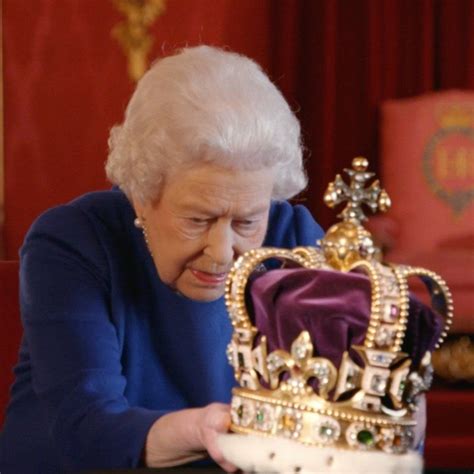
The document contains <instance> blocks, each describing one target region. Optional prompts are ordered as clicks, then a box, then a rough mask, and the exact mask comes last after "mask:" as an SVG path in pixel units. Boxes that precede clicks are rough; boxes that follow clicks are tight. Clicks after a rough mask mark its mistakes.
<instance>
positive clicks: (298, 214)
mask: <svg viewBox="0 0 474 474" xmlns="http://www.w3.org/2000/svg"><path fill="white" fill-rule="evenodd" d="M323 235H324V233H323V230H322V228H321V226H320V225H319V224H318V223H317V222H316V221H315V220H314V219H313V216H312V215H311V213H310V212H309V211H308V209H307V208H306V207H304V206H302V205H296V206H292V205H291V204H289V203H288V202H286V201H274V202H272V205H271V208H270V216H269V223H268V230H267V235H266V237H265V241H264V243H263V245H264V246H266V247H283V248H293V247H297V246H316V245H317V243H316V241H317V240H318V239H320V238H322V237H323Z"/></svg>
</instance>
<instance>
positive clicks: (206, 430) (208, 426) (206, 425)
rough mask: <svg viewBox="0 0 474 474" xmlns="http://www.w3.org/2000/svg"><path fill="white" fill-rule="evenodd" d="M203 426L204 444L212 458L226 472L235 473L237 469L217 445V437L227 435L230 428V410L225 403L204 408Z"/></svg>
mask: <svg viewBox="0 0 474 474" xmlns="http://www.w3.org/2000/svg"><path fill="white" fill-rule="evenodd" d="M203 417H204V419H203V425H202V432H201V436H202V443H203V445H204V446H205V447H206V449H207V452H208V453H209V455H210V456H211V458H212V459H213V460H214V461H215V462H216V463H217V464H219V466H221V467H222V469H224V470H225V471H226V472H234V471H236V470H237V467H236V466H234V465H233V464H232V463H230V462H228V461H227V460H226V459H225V458H224V456H223V455H222V452H221V450H220V449H219V447H218V445H217V435H218V434H219V433H227V431H228V430H229V427H230V410H229V406H228V405H224V404H223V403H212V404H211V405H208V406H207V407H205V408H204V413H203Z"/></svg>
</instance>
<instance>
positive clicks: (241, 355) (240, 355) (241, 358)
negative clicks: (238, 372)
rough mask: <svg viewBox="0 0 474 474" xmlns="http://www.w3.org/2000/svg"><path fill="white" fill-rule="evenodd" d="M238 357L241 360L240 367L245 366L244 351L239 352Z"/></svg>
mask: <svg viewBox="0 0 474 474" xmlns="http://www.w3.org/2000/svg"><path fill="white" fill-rule="evenodd" d="M237 359H238V361H239V367H241V368H242V367H245V361H244V355H243V354H242V352H238V353H237Z"/></svg>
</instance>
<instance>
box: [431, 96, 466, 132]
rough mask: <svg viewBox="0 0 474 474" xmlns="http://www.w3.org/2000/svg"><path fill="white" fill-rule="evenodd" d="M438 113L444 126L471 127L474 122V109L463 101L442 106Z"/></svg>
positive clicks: (439, 119)
mask: <svg viewBox="0 0 474 474" xmlns="http://www.w3.org/2000/svg"><path fill="white" fill-rule="evenodd" d="M437 115H438V122H439V123H440V125H441V126H442V127H443V128H452V127H456V128H471V127H472V126H473V124H474V110H473V109H472V107H469V106H468V105H466V104H464V103H462V102H459V103H452V104H445V105H444V106H441V107H440V108H439V111H438V114H437Z"/></svg>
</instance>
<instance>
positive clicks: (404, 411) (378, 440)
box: [225, 157, 453, 454]
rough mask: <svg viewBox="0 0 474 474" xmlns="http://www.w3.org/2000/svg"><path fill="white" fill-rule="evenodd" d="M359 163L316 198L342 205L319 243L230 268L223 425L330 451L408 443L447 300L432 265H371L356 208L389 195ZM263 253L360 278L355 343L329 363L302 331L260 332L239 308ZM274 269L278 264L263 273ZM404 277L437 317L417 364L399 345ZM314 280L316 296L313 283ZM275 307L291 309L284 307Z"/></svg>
mask: <svg viewBox="0 0 474 474" xmlns="http://www.w3.org/2000/svg"><path fill="white" fill-rule="evenodd" d="M367 168H368V161H367V160H366V159H365V158H361V157H358V158H355V159H354V160H353V161H352V169H346V170H345V172H346V173H347V174H348V175H349V178H350V182H349V184H347V183H346V182H344V180H343V179H342V178H341V176H340V175H337V176H336V178H335V180H334V181H333V182H331V183H330V184H329V186H328V188H327V190H326V193H325V196H324V200H325V202H326V204H327V205H329V206H330V207H335V206H337V205H339V204H341V203H344V202H345V203H346V206H345V208H344V210H343V211H342V213H341V214H340V215H339V217H340V218H341V221H340V222H338V223H337V224H335V225H334V226H332V227H331V228H330V229H329V230H328V232H327V233H326V235H325V236H324V238H323V239H321V240H320V241H319V242H318V244H319V247H297V248H294V249H292V250H287V249H279V248H259V249H254V250H250V251H249V252H247V253H246V254H244V255H242V256H241V257H240V258H239V259H238V260H237V261H236V262H235V264H234V266H233V268H232V269H231V271H230V273H229V275H228V278H227V282H226V290H225V301H226V306H227V310H228V313H229V315H230V319H231V322H232V325H233V335H232V339H231V342H230V344H229V346H228V350H227V356H228V360H229V363H230V364H231V366H232V367H233V369H234V374H235V377H236V380H237V381H238V383H239V385H240V386H239V387H236V388H234V389H233V396H232V403H231V419H232V423H231V430H232V431H234V432H236V433H241V434H254V435H260V436H264V437H277V438H286V439H290V440H295V441H298V442H300V443H303V444H304V445H313V446H322V447H331V448H336V449H348V450H359V451H381V452H385V453H390V454H403V453H406V452H408V451H410V450H411V449H414V448H415V446H414V428H415V425H416V422H415V412H416V410H417V406H418V400H419V395H420V394H421V393H422V392H424V391H426V390H428V389H429V387H430V384H431V379H432V368H431V351H432V350H434V348H435V347H438V346H439V344H440V343H441V342H442V340H443V339H444V337H445V336H446V334H447V331H448V329H449V327H450V324H451V320H452V313H453V304H452V298H451V295H450V291H449V289H448V287H447V286H446V283H445V282H444V281H443V279H442V278H441V277H440V276H438V275H437V274H435V273H434V272H431V271H429V270H426V269H423V268H418V267H416V268H415V267H410V266H404V265H393V264H385V263H382V262H381V258H380V252H379V250H378V249H377V248H376V246H375V244H374V241H373V239H372V237H371V234H370V233H369V232H368V231H367V230H366V229H365V228H364V227H363V225H362V222H363V221H364V220H365V219H366V216H365V213H364V209H363V206H365V207H367V208H368V209H370V210H371V211H373V212H375V211H377V210H382V211H386V210H387V209H389V207H390V198H389V196H388V195H387V193H386V192H385V190H383V189H382V188H381V187H380V183H379V181H378V180H374V181H372V183H371V184H370V185H367V183H368V182H369V181H371V180H372V178H373V176H374V173H371V172H369V171H367ZM269 259H277V260H279V261H281V262H282V263H283V265H284V266H285V267H286V268H289V269H290V270H288V271H289V272H291V271H299V270H304V269H307V270H311V271H312V272H319V273H318V274H321V275H323V276H325V278H333V277H338V278H344V279H347V281H348V283H347V284H348V287H347V290H348V291H349V290H350V289H351V288H350V285H351V281H352V280H350V279H351V278H352V279H354V278H358V279H361V278H362V279H363V280H364V281H366V279H365V276H366V277H367V278H368V280H369V281H370V298H371V299H370V304H369V303H368V307H369V308H370V309H369V311H368V312H369V313H370V314H368V315H367V325H366V327H364V329H363V335H362V336H363V337H362V339H361V340H360V343H359V344H351V346H350V347H346V348H344V350H342V351H341V354H340V357H339V358H338V362H335V361H334V360H331V358H329V357H323V356H322V355H321V351H319V347H318V344H317V343H315V338H314V337H313V338H312V335H311V334H310V332H309V330H303V331H300V332H299V334H298V335H297V337H296V338H294V339H293V340H292V341H291V344H289V346H290V347H285V348H281V347H276V348H275V345H273V346H272V345H271V344H270V341H269V340H268V338H267V335H265V334H261V333H260V331H259V328H258V327H256V325H255V323H254V322H253V321H252V319H251V317H250V314H249V313H250V310H249V307H251V306H252V305H251V304H250V303H249V292H250V293H251V292H252V289H253V287H252V281H254V282H258V280H259V278H263V276H262V277H258V276H257V277H255V275H256V274H257V275H258V274H259V269H261V266H262V263H264V262H266V261H267V260H269ZM295 269H296V270H295ZM274 271H278V270H270V271H268V272H266V273H264V274H263V275H265V274H270V273H272V272H274ZM360 273H363V274H364V275H365V276H361V275H360ZM312 274H313V275H316V273H312ZM291 275H293V274H291ZM354 275H355V276H354ZM412 276H418V277H420V278H421V279H422V281H423V282H424V283H425V285H426V287H427V289H428V291H429V294H430V296H431V304H432V308H433V309H434V310H435V311H436V313H435V312H432V311H431V310H430V309H429V308H426V310H427V311H428V312H429V314H430V315H432V316H433V317H435V316H436V317H438V319H440V320H441V325H440V326H441V330H439V331H438V332H437V333H436V334H435V332H436V331H435V330H433V338H432V340H433V341H434V343H433V344H432V345H431V347H428V348H426V350H425V349H424V350H423V353H422V354H421V356H420V357H419V358H418V359H419V360H417V361H415V357H412V356H411V355H410V354H409V351H407V352H403V351H402V347H404V340H405V337H406V335H407V327H408V326H409V323H410V318H411V314H410V304H411V300H410V295H409V289H408V278H410V277H412ZM311 278H313V277H311ZM344 281H346V280H344ZM314 286H315V292H316V294H315V295H314V296H315V297H317V290H318V285H317V284H315V285H314ZM249 288H250V290H249ZM253 296H255V295H253ZM256 298H257V299H258V296H256ZM294 304H295V305H296V304H298V302H297V300H295V301H294ZM420 304H421V303H420ZM285 311H287V312H290V313H291V312H292V305H291V304H290V305H289V306H288V307H286V308H285ZM348 311H351V308H349V309H348ZM269 317H270V318H271V317H272V314H270V315H269ZM289 317H292V315H291V314H290V315H289ZM270 324H271V323H270ZM298 331H299V330H298ZM319 344H320V345H321V343H319ZM272 348H273V349H272ZM271 349H272V350H271Z"/></svg>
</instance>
